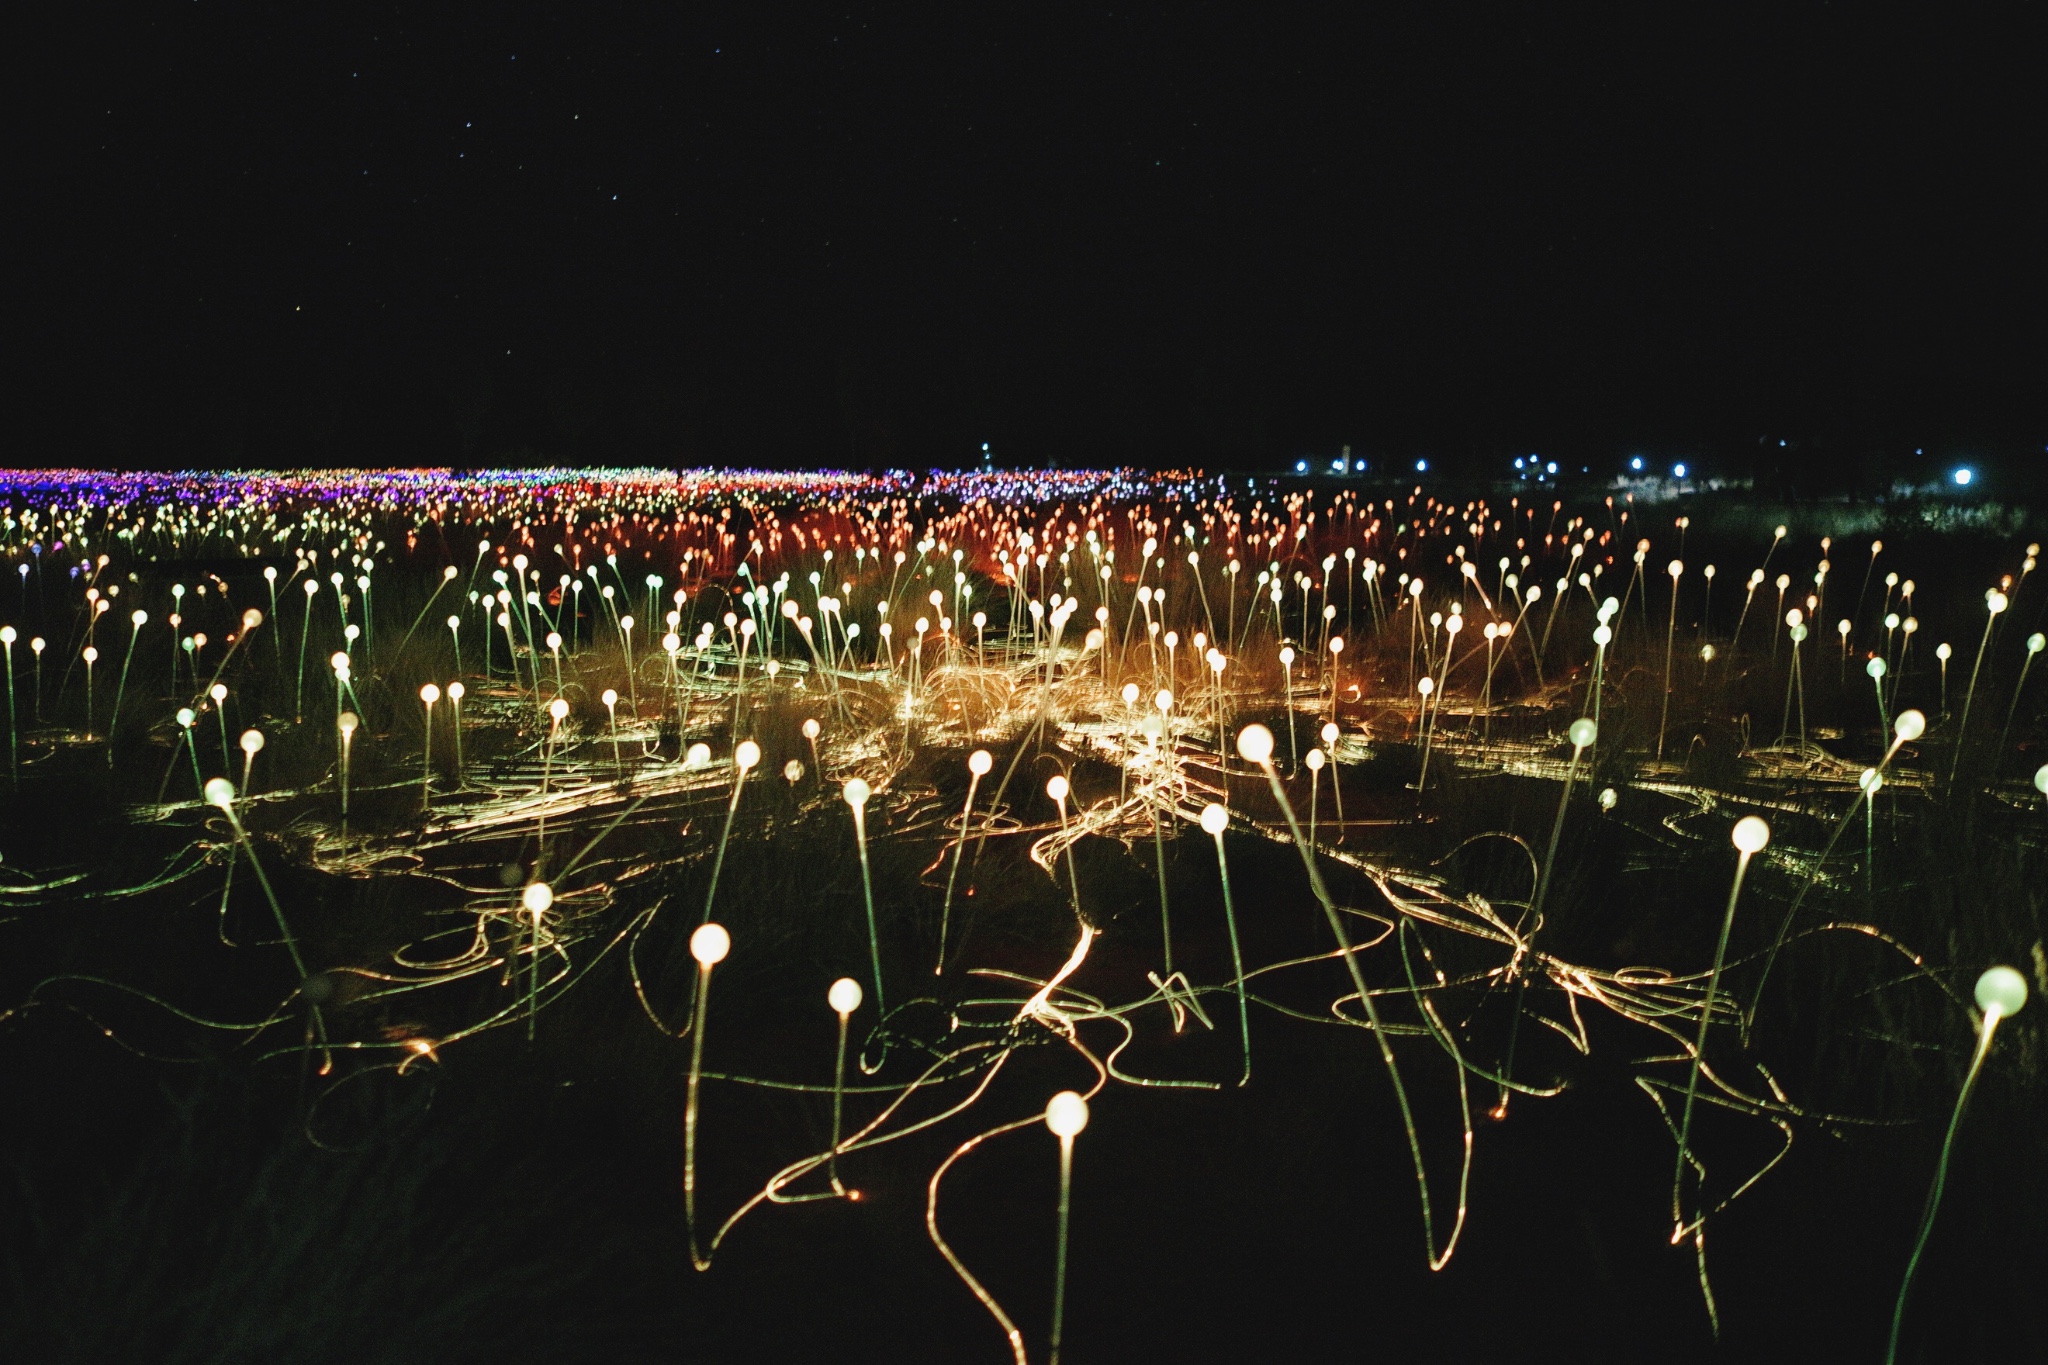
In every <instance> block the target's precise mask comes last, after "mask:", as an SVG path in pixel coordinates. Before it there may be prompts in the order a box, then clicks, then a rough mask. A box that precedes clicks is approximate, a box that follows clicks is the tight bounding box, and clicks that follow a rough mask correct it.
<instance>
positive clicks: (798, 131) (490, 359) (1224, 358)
mask: <svg viewBox="0 0 2048 1365" xmlns="http://www.w3.org/2000/svg"><path fill="white" fill-rule="evenodd" d="M774 8H776V7H769V6H759V5H732V6H724V7H721V6H717V5H691V6H680V5H664V6H646V7H630V6H623V5H620V6H610V5H563V4H554V5H547V6H539V5H523V4H519V3H515V2H513V0H507V2H506V3H500V4H493V5H489V6H454V5H416V4H408V5H389V4H375V3H362V4H352V5H339V6H316V5H274V4H273V5H228V4H223V3H218V2H217V0H196V3H195V2H194V0H181V2H180V3H147V4H132V5H128V6H124V7H120V8H119V9H118V10H116V9H114V8H111V7H109V8H106V9H93V8H92V7H66V8H64V9H63V10H61V11H56V12H52V14H51V15H50V16H49V18H50V19H51V20H52V22H53V23H56V24H57V25H59V26H60V31H59V32H58V33H57V34H55V35H54V36H53V37H52V38H51V40H50V41H49V44H48V46H47V47H46V48H45V49H43V50H42V51H41V52H40V54H39V55H36V56H31V57H29V58H28V62H27V64H28V66H29V67H30V68H31V72H30V78H29V79H30V86H31V94H32V98H31V99H30V100H29V101H28V102H27V107H28V108H29V109H30V110H31V112H30V113H29V114H28V115H27V116H26V118H25V119H24V121H23V122H22V123H21V124H19V125H18V127H17V132H18V133H19V134H20V138H19V142H20V145H21V148H22V157H21V160H20V161H19V163H18V165H17V170H18V173H19V178H18V179H17V180H16V181H15V184H14V191H15V196H14V205H15V209H16V212H15V214H13V215H11V216H12V217H13V218H14V219H15V220H16V221H15V226H16V233H15V236H16V248H17V249H16V251H15V252H14V253H12V260H11V262H10V265H11V267H12V268H11V269H10V270H9V272H8V274H9V276H10V277H11V284H10V288H9V291H8V292H9V295H10V296H11V306H10V309H9V311H10V313H11V315H12V321H13V323H14V326H15V329H16V334H17V336H20V337H24V338H26V339H28V340H29V342H30V345H29V346H28V348H27V350H28V354H27V355H26V356H25V357H24V358H23V363H22V364H21V365H19V366H18V367H17V368H16V369H15V373H14V374H13V375H12V380H13V384H12V385H11V387H15V389H16V399H15V402H14V404H13V406H14V408H15V411H16V412H17V414H18V415H19V416H20V417H21V419H22V420H21V422H20V423H19V424H18V425H17V440H20V441H22V442H23V444H24V446H25V447H26V448H24V449H22V450H20V451H18V452H17V453H16V454H15V455H14V456H13V457H12V458H13V460H14V461H15V462H22V461H34V462H43V463H51V462H54V463H92V462H101V461H115V462H121V463H132V464H143V465H150V464H156V465H163V464H201V465H205V464H232V463H250V464H273V465H274V464H294V463H380V464H381V463H391V462H413V461H421V462H434V463H448V462H456V463H464V462H472V461H474V462H503V461H506V460H514V461H539V460H547V459H574V460H599V461H621V460H633V461H651V462H657V463H678V464H687V463H733V464H809V465H855V466H859V465H883V464H903V465H928V464H940V463H957V462H960V461H963V460H972V459H974V458H977V457H978V455H979V451H980V443H981V442H983V441H988V442H990V443H991V446H992V450H993V452H994V453H995V454H996V455H997V457H998V458H1001V459H1004V460H1008V461H1014V462H1018V463H1042V462H1046V461H1052V460H1057V461H1060V462H1063V463H1078V462H1082V461H1104V460H1113V461H1117V462H1134V463H1205V464H1209V465H1212V466H1221V465H1236V466H1241V467H1253V466H1257V465H1260V464H1268V465H1277V464H1279V463H1281V462H1283V461H1284V462H1286V463H1291V462H1292V460H1293V459H1294V458H1295V456H1296V455H1297V454H1298V453H1318V452H1327V453H1334V451H1335V450H1336V449H1337V448H1338V447H1339V446H1340V444H1342V443H1352V444H1355V445H1356V446H1357V448H1358V449H1359V450H1360V451H1361V452H1368V451H1369V452H1373V453H1376V454H1377V453H1382V452H1389V453H1390V452H1394V451H1402V452H1413V451H1418V450H1428V451H1431V452H1433V453H1437V454H1438V455H1439V456H1440V457H1441V458H1442V459H1445V460H1452V461H1456V460H1458V459H1473V460H1479V459H1492V458H1494V457H1495V456H1496V455H1498V454H1500V453H1502V452H1507V451H1518V450H1525V449H1526V450H1528V451H1535V450H1539V449H1541V450H1546V451H1549V450H1563V451H1565V452H1567V453H1568V454H1575V453H1577V452H1593V453H1594V454H1596V455H1600V456H1603V457H1604V456H1608V455H1611V454H1613V453H1614V452H1616V451H1620V450H1624V449H1633V448H1638V447H1639V448H1643V449H1651V450H1659V451H1666V452H1670V451H1677V452H1689V451H1697V452H1699V453H1700V457H1702V458H1705V457H1710V456H1712V455H1713V454H1714V453H1715V452H1726V451H1731V450H1738V449H1740V448H1741V447H1743V446H1744V444H1745V443H1748V444H1750V445H1754V444H1755V443H1756V441H1757V440H1758V439H1759V438H1760V437H1762V436H1765V435H1771V436H1779V437H1782V436H1783V435H1785V434H1790V435H1791V436H1793V437H1794V438H1795V440H1796V441H1797V442H1798V443H1799V444H1800V445H1802V446H1804V447H1806V448H1809V449H1813V450H1826V451H1832V452H1842V451H1849V450H1860V449H1864V448H1871V449H1875V448H1877V447H1880V446H1881V447H1883V448H1885V449H1887V450H1896V449H1903V448H1905V447H1907V446H1921V445H1924V444H1928V443H1938V442H1949V443H1950V444H1951V445H1953V444H1954V443H1956V442H1970V441H1975V442H1979V443H1989V444H1993V445H1995V444H1997V443H1999V442H2005V443H2008V444H2010V445H2012V446H2013V448H2015V449H2018V448H2026V449H2033V450H2039V449H2041V448H2042V441H2043V440H2044V439H2048V434H2044V431H2043V429H2044V428H2048V411H2044V407H2043V403H2042V399H2043V396H2044V385H2043V376H2044V374H2048V364H2044V362H2048V346H2044V342H2043V336H2042V323H2041V320H2042V318H2043V317H2044V315H2048V313H2044V304H2048V289H2044V287H2043V285H2044V280H2043V271H2044V265H2043V259H2044V253H2043V251H2042V249H2041V243H2042V240H2043V239H2042V235H2041V232H2040V227H2039V221H2038V218H2037V217H2036V216H2035V214H2034V207H2035V206H2034V203H2033V200H2034V198H2035V197H2036V196H2037V195H2038V192H2039V191H2038V186H2039V184H2040V183H2041V178H2042V171H2043V169H2044V168H2043V164H2042V163H2043V151H2044V142H2048V118H2043V117H2042V116H2041V114H2040V110H2039V107H2038V106H2039V96H2038V79H2037V72H2036V71H2035V70H2034V57H2033V53H2035V52H2036V51H2038V48H2036V47H2035V46H2034V44H2033V43H2032V42H2031V40H2028V39H2027V38H2026V36H2025V35H2024V34H2021V33H2018V32H2014V31H2005V30H2000V29H1998V28H1995V27H1976V28H1972V27H1969V25H1970V24H1972V23H1975V22H1978V21H1975V20H1971V19H1969V18H1968V17H1966V16H1961V15H1956V14H1950V13H1942V14H1936V13H1934V12H1931V11H1927V12H1922V13H1921V14H1920V15H1919V16H1918V17H1917V18H1913V19H1911V20H1900V19H1899V18H1897V17H1896V16H1879V15H1875V14H1872V13H1870V12H1867V11H1864V10H1862V9H1860V8H1859V7H1844V6H1832V7H1831V6H1824V5H1822V6H1797V5H1794V6H1782V7H1775V8H1774V9H1773V10H1771V11H1770V13H1769V14H1768V15H1766V16H1764V17H1763V18H1761V19H1754V18H1752V19H1748V20H1745V21H1744V22H1742V23H1739V24H1738V23H1734V22H1731V21H1730V17H1729V15H1728V14H1727V12H1725V11H1722V10H1719V9H1716V8H1714V7H1697V8H1686V9H1681V8H1675V7H1666V6H1655V7H1632V8H1624V9H1618V10H1616V11H1614V12H1610V13H1594V12H1592V11H1591V10H1587V11H1585V12H1584V13H1580V12H1577V11H1574V12H1572V13H1563V14H1560V13H1550V12H1545V13H1539V12H1536V11H1529V12H1526V13H1523V14H1520V15H1507V14H1503V13H1500V12H1497V11H1496V10H1495V9H1494V8H1493V7H1475V8H1472V9H1469V10H1467V9H1457V8H1452V7H1439V6H1404V5H1391V4H1390V5H1376V6H1371V7H1359V6H1333V7H1329V8H1325V9H1289V10H1287V11H1286V12H1285V13H1284V14H1282V13H1278V12H1277V11H1279V10H1280V9H1281V7H1274V6H1237V7H1227V8H1226V7H1215V8H1212V7H1197V6H1162V7H1157V8H1154V9H1141V10H1132V11H1126V10H1124V9H1120V8H1118V9H1104V8H1070V9H1059V10H1057V11H1055V10H1054V9H1052V8H1049V7H1022V6H1020V7H1003V8H1000V9H999V8H996V7H986V6H971V7H964V8H960V9H956V10H955V11H953V12H951V13H949V14H943V15H934V14H931V13H927V12H924V11H923V10H922V9H920V10H919V11H918V12H917V13H915V14H914V15H913V14H911V13H910V12H909V11H908V10H907V9H905V10H887V11H879V10H878V11H874V12H868V13H863V12H859V11H851V12H838V13H832V14H816V13H806V14H805V15H804V16H803V17H801V18H794V17H789V16H788V15H783V16H781V17H776V16H772V15H769V14H767V13H766V11H768V10H771V9H774ZM2029 443H2030V444H2029Z"/></svg>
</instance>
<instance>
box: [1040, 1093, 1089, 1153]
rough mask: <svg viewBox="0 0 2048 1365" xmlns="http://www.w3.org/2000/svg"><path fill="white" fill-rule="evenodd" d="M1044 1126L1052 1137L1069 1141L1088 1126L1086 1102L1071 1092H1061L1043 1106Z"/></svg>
mask: <svg viewBox="0 0 2048 1365" xmlns="http://www.w3.org/2000/svg"><path fill="white" fill-rule="evenodd" d="M1045 1126H1046V1127H1048V1128H1050V1129H1052V1133H1053V1136H1054V1137H1059V1138H1065V1139H1067V1140H1069V1141H1071V1140H1073V1138H1074V1137H1075V1136H1076V1135H1078V1134H1079V1133H1080V1131H1081V1130H1082V1129H1083V1128H1086V1127H1087V1126H1088V1101H1086V1100H1084V1099H1082V1098H1081V1097H1080V1096H1079V1095H1078V1094H1076V1093H1075V1092H1073V1091H1071V1090H1062V1091H1060V1093H1059V1094H1057V1095H1054V1096H1053V1097H1052V1099H1051V1100H1050V1101H1049V1102H1048V1103H1047V1104H1046V1106H1045Z"/></svg>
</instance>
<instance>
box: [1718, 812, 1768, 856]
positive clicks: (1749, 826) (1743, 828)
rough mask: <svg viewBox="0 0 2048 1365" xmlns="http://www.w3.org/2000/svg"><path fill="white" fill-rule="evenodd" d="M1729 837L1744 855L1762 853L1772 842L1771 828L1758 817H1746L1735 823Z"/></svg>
mask: <svg viewBox="0 0 2048 1365" xmlns="http://www.w3.org/2000/svg"><path fill="white" fill-rule="evenodd" d="M1728 837H1729V839H1730V840H1731V841H1733V843H1734V844H1735V847H1737V848H1738V849H1741V850H1742V851H1743V852H1744V853H1761V852H1762V851H1763V848H1764V845H1766V844H1768V843H1770V842H1771V827H1770V826H1769V825H1767V824H1765V823H1764V822H1763V820H1762V819H1761V818H1760V817H1758V816H1754V815H1745V816H1743V817H1742V818H1741V819H1740V820H1737V821H1736V822H1735V828H1734V829H1733V830H1731V831H1730V832H1729V835H1728Z"/></svg>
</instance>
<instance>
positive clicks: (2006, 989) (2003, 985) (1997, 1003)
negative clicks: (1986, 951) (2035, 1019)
mask: <svg viewBox="0 0 2048 1365" xmlns="http://www.w3.org/2000/svg"><path fill="white" fill-rule="evenodd" d="M1976 995H1977V1008H1978V1009H1980V1010H1983V1011H1984V1013H1986V1014H1987V1015H1988V1014H1992V1013H1996V1014H1997V1015H1998V1016H1999V1017H2000V1018H2001V1019H2010V1018H2011V1017H2012V1016H2013V1015H2015V1014H2018V1013H2019V1012H2020V1010H2021V1009H2023V1008H2025V1006H2026V1003H2027V979H2026V978H2025V977H2024V976H2021V975H2020V974H2019V973H2018V972H2016V971H2014V970H2013V969H2012V968H2010V967H1993V968H1991V969H1990V970H1989V971H1987V972H1985V973H1984V975H1982V976H1980V977H1978V978H1977V991H1976Z"/></svg>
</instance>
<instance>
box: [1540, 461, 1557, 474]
mask: <svg viewBox="0 0 2048 1365" xmlns="http://www.w3.org/2000/svg"><path fill="white" fill-rule="evenodd" d="M1543 472H1544V473H1546V474H1555V473H1556V472H1557V461H1556V460H1552V461H1551V462H1550V463H1549V464H1547V465H1545V466H1543Z"/></svg>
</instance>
